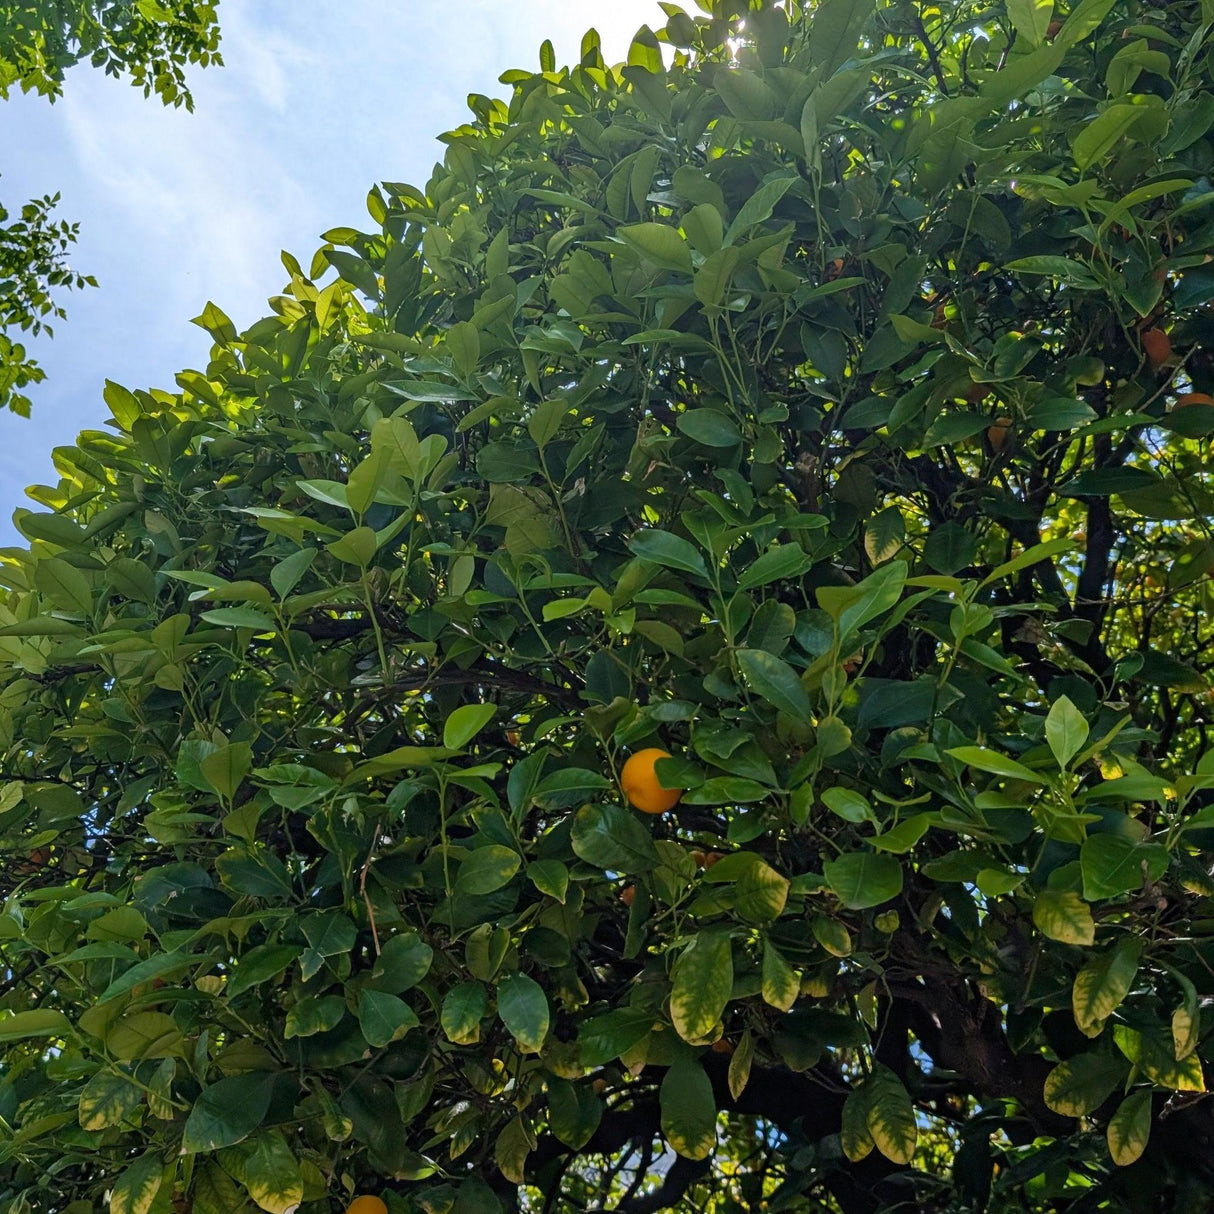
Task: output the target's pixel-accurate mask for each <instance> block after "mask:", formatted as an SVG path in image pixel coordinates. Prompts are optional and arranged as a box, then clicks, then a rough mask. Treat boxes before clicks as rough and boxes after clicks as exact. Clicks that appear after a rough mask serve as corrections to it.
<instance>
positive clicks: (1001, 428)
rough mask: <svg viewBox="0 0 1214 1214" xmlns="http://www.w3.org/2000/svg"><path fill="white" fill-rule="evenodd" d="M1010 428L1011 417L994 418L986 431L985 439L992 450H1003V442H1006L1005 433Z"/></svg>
mask: <svg viewBox="0 0 1214 1214" xmlns="http://www.w3.org/2000/svg"><path fill="white" fill-rule="evenodd" d="M1011 428H1012V419H1011V418H1010V417H997V418H995V424H994V425H993V426H991V427H990V428H989V429H988V430H987V432H986V441H987V442H988V443H990V445H991V450H992V451H994V452H996V453H998V452H1000V451H1002V450H1003V444H1004V443H1006V442H1007V434H1008V431H1009V430H1010V429H1011Z"/></svg>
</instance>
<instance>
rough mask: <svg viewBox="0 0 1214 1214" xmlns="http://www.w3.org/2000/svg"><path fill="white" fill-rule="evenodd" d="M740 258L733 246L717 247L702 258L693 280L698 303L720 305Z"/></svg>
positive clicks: (713, 306) (710, 306) (709, 305)
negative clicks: (702, 260)
mask: <svg viewBox="0 0 1214 1214" xmlns="http://www.w3.org/2000/svg"><path fill="white" fill-rule="evenodd" d="M711 209H712V210H715V209H716V208H715V207H714V208H711ZM741 260H742V255H741V254H740V253H739V252H738V250H737V249H734V248H727V249H717V250H716V252H714V253H710V254H709V255H708V256H707V257H706V258H705V259H704V264H703V265H701V266H700V268H699V269H698V270H697V271H696V273H695V279H694V280H693V283H694V289H695V293H696V298H697V299H698V300H699V301H700V303H702V304H704V305H705V306H707V307H709V308H715V307H719V306H720V304H721V302H722V300H723V299H724V298H725V292H726V291H727V290H728V289H729V284H730V281H731V280H732V279H733V276H734V273H735V272H736V271H737V268H738V266H739V264H740V263H741Z"/></svg>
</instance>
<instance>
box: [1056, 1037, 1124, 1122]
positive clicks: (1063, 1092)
mask: <svg viewBox="0 0 1214 1214" xmlns="http://www.w3.org/2000/svg"><path fill="white" fill-rule="evenodd" d="M1125 1074H1126V1064H1125V1062H1124V1060H1123V1059H1121V1058H1117V1057H1115V1056H1114V1055H1112V1054H1107V1053H1104V1052H1099V1053H1090V1054H1075V1055H1074V1056H1073V1057H1071V1058H1068V1059H1067V1060H1066V1061H1065V1062H1060V1063H1059V1064H1058V1065H1057V1066H1056V1067H1055V1068H1054V1069H1053V1070H1052V1071H1051V1072H1050V1073H1049V1074H1048V1075H1047V1076H1046V1077H1045V1103H1046V1104H1047V1105H1049V1107H1050V1108H1051V1109H1053V1110H1054V1112H1055V1113H1060V1114H1061V1115H1062V1116H1063V1117H1086V1116H1087V1115H1088V1114H1089V1113H1090V1112H1092V1111H1093V1109H1097V1108H1099V1107H1100V1106H1101V1105H1102V1104H1104V1102H1105V1101H1106V1100H1107V1099H1108V1098H1109V1097H1110V1096H1111V1095H1112V1094H1113V1092H1114V1091H1115V1090H1116V1088H1117V1086H1118V1085H1119V1084H1120V1083H1121V1081H1122V1080H1123V1079H1124V1078H1125Z"/></svg>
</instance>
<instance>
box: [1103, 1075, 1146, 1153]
mask: <svg viewBox="0 0 1214 1214" xmlns="http://www.w3.org/2000/svg"><path fill="white" fill-rule="evenodd" d="M1107 1137H1108V1143H1109V1154H1110V1155H1111V1156H1112V1157H1113V1162H1114V1163H1115V1164H1117V1166H1118V1167H1121V1168H1124V1167H1128V1166H1129V1165H1130V1164H1132V1163H1134V1162H1135V1160H1137V1159H1138V1158H1139V1157H1140V1156H1141V1155H1142V1153H1143V1151H1145V1150H1146V1149H1147V1142H1148V1140H1149V1139H1150V1137H1151V1089H1150V1088H1140V1089H1139V1090H1138V1091H1137V1092H1131V1093H1130V1094H1129V1095H1128V1096H1127V1097H1126V1098H1125V1099H1124V1100H1123V1101H1122V1102H1121V1105H1120V1107H1119V1108H1118V1109H1117V1112H1116V1113H1114V1114H1113V1116H1112V1118H1111V1119H1110V1120H1109V1128H1108V1132H1107Z"/></svg>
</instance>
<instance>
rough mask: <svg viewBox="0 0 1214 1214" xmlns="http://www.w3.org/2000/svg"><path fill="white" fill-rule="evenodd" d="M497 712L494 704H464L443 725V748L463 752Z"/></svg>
mask: <svg viewBox="0 0 1214 1214" xmlns="http://www.w3.org/2000/svg"><path fill="white" fill-rule="evenodd" d="M496 712H497V706H496V705H494V704H464V705H462V706H461V707H459V708H457V709H456V710H455V711H454V712H453V713H452V714H451V715H450V716H449V717H448V718H447V720H446V722H445V723H444V725H443V746H444V747H446V749H447V750H463V749H464V747H466V746H467V745H468V743H469V742H471V741H472V739H473V738H475V737H476V735H477V734H478V733H480V731H481V730H482V729H484V728H485V726H486V725H488V724H489V722H490V721H492V720H493V717H494V715H495V714H496Z"/></svg>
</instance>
